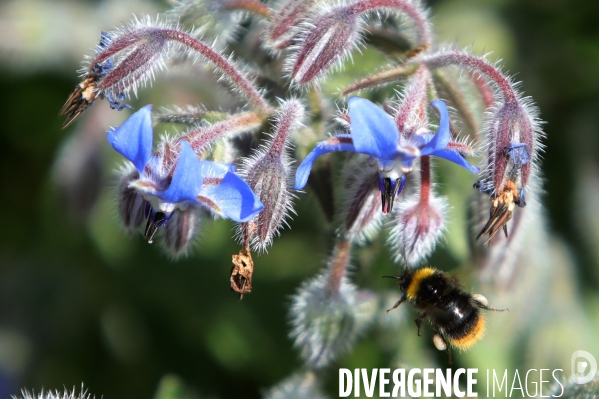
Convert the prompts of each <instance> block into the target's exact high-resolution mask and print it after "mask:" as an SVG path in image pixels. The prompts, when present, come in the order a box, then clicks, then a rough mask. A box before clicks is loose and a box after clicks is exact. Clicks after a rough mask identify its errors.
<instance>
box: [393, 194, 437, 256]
mask: <svg viewBox="0 0 599 399" xmlns="http://www.w3.org/2000/svg"><path fill="white" fill-rule="evenodd" d="M446 208H447V202H446V200H445V198H442V197H435V196H431V197H430V198H429V201H428V202H424V203H423V202H422V201H421V199H420V198H419V197H414V198H409V199H406V200H404V201H402V202H401V204H400V205H399V206H398V208H397V212H396V213H395V217H394V220H393V225H394V226H393V229H392V230H391V235H390V237H389V243H390V245H391V246H392V248H393V250H394V252H395V259H396V261H398V262H399V261H402V262H404V263H405V264H406V265H409V266H414V265H417V264H418V263H419V262H420V261H421V260H423V259H424V258H426V257H427V256H428V255H430V254H431V253H432V252H433V249H434V248H435V245H436V243H437V241H438V240H439V238H441V235H442V233H443V230H444V219H445V217H444V213H445V209H446Z"/></svg>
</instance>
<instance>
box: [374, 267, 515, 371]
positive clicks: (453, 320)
mask: <svg viewBox="0 0 599 399" xmlns="http://www.w3.org/2000/svg"><path fill="white" fill-rule="evenodd" d="M383 277H387V278H395V279H397V280H398V282H399V289H400V290H401V291H402V292H403V293H404V295H403V296H402V297H401V299H400V300H399V301H397V303H396V304H395V305H394V306H393V307H392V308H391V309H388V310H387V313H388V312H390V311H392V310H393V309H396V308H397V307H398V306H399V305H401V304H402V303H404V302H406V301H407V302H409V303H410V304H411V305H412V306H414V307H415V308H416V309H417V310H418V311H419V312H420V316H419V317H418V318H417V319H416V320H415V322H416V326H417V327H418V335H419V336H420V328H421V327H422V321H423V320H424V319H427V320H428V321H429V322H430V324H431V326H432V327H433V329H434V330H435V335H434V336H433V343H434V345H435V347H436V348H437V349H438V350H445V351H447V355H448V356H449V363H450V364H451V350H450V346H453V347H454V348H457V349H460V350H467V349H470V348H471V347H472V346H473V345H474V344H476V343H477V342H478V341H480V340H481V339H482V337H483V335H484V334H485V317H484V316H483V315H482V314H481V312H480V309H485V310H493V311H500V312H502V311H505V310H508V309H495V308H491V307H489V306H488V301H487V298H485V297H484V296H482V295H480V294H470V293H468V292H466V291H463V290H462V289H461V288H460V285H459V282H458V281H457V280H456V279H455V278H450V277H449V276H448V275H447V274H446V273H443V272H441V271H439V270H437V269H434V268H432V267H424V268H420V269H416V270H410V269H408V268H406V269H405V271H404V272H403V274H402V275H401V276H399V277H395V276H383ZM448 344H449V345H448Z"/></svg>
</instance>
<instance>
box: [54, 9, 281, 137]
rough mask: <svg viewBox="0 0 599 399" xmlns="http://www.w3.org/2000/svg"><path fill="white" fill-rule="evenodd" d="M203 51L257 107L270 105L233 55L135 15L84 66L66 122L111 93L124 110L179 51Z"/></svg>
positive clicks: (65, 111) (110, 98)
mask: <svg viewBox="0 0 599 399" xmlns="http://www.w3.org/2000/svg"><path fill="white" fill-rule="evenodd" d="M176 52H179V53H182V54H189V55H192V56H200V57H203V58H204V59H206V60H207V61H209V62H210V63H212V64H213V65H214V66H215V67H216V69H217V70H218V71H219V73H221V76H222V77H223V78H224V79H227V80H228V81H229V83H230V84H231V86H232V87H233V88H234V89H235V90H236V91H237V92H238V93H239V94H241V95H242V96H244V97H245V98H246V99H247V100H248V101H249V102H251V103H252V104H253V105H254V106H255V107H256V108H257V109H258V110H260V111H261V112H264V113H269V112H270V111H271V107H270V105H269V104H268V102H267V101H266V100H265V99H264V97H263V95H262V93H261V92H260V90H259V89H258V88H257V87H256V86H255V85H254V83H253V82H252V81H251V79H249V78H248V77H247V76H246V73H245V72H244V71H243V68H241V67H239V66H238V65H236V63H235V62H234V61H233V60H232V58H231V57H229V58H228V59H227V58H225V57H224V56H223V55H222V54H221V53H219V52H218V51H216V50H214V49H213V48H212V47H210V46H208V45H207V44H205V43H203V42H202V41H201V40H198V39H197V38H195V37H193V36H192V35H190V34H188V33H186V32H184V31H182V30H179V29H177V28H169V27H164V26H161V25H160V24H158V23H153V22H152V21H151V20H150V19H149V18H146V19H144V20H143V21H139V20H137V19H136V20H134V21H133V23H132V24H130V26H128V27H126V28H124V29H122V30H121V31H119V32H116V33H113V34H111V35H106V36H104V35H103V37H102V42H101V44H100V47H99V51H98V53H97V54H96V56H95V57H94V58H92V60H91V62H90V63H89V66H88V67H86V68H85V69H84V71H83V81H82V82H81V83H80V84H79V85H77V87H76V88H75V90H74V91H73V92H72V93H71V95H70V96H69V98H68V99H67V102H66V103H65V105H64V106H63V107H62V109H61V111H60V113H61V114H64V115H67V120H66V121H65V124H64V127H66V126H67V125H68V124H70V123H71V122H72V121H74V120H75V119H76V118H77V117H78V116H79V115H81V113H82V112H83V111H85V109H87V108H88V107H89V106H90V105H91V104H92V103H93V102H94V100H95V99H96V98H98V97H99V98H106V99H107V100H108V101H109V102H110V104H111V107H113V108H117V109H119V110H120V109H122V108H123V107H125V106H123V105H121V104H119V102H118V101H120V100H124V99H125V96H126V94H127V93H129V92H130V91H131V90H133V92H135V93H136V92H137V88H138V87H139V84H140V83H142V84H145V83H147V82H148V81H149V80H151V79H153V78H154V75H155V72H156V69H157V68H158V69H165V68H166V63H165V60H166V59H167V58H168V57H170V56H172V55H173V54H175V53H176Z"/></svg>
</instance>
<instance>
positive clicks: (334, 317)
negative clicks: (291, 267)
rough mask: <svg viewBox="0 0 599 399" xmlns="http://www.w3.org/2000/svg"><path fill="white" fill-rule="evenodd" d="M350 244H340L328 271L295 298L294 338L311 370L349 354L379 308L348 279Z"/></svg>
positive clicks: (370, 297)
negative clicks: (375, 310)
mask: <svg viewBox="0 0 599 399" xmlns="http://www.w3.org/2000/svg"><path fill="white" fill-rule="evenodd" d="M350 246H351V244H349V243H348V242H344V241H341V242H338V243H337V246H336V248H335V251H334V253H333V256H332V259H331V261H330V263H329V266H328V267H327V268H326V270H325V271H324V272H323V273H322V274H320V275H319V276H317V277H315V278H313V279H312V280H309V281H307V282H306V283H304V284H303V285H302V287H301V288H300V289H299V292H298V293H297V294H296V295H295V296H294V297H293V298H292V305H291V324H292V326H293V330H292V331H291V336H292V337H293V339H294V341H295V343H294V344H295V346H296V347H298V348H299V349H300V350H301V356H302V358H303V359H304V360H305V361H306V362H307V363H308V365H309V366H310V367H313V368H322V367H326V366H327V365H328V364H330V363H331V362H332V361H333V360H335V359H337V358H338V357H339V356H340V355H342V354H343V353H345V352H346V351H347V350H349V349H350V348H351V347H352V346H353V344H354V343H355V341H356V339H357V338H358V336H359V335H360V334H361V333H362V332H363V331H364V330H365V328H366V327H367V326H368V325H369V324H370V323H371V322H372V319H373V316H374V314H375V312H374V308H375V307H376V304H375V302H376V301H374V300H373V299H374V298H373V296H372V295H369V294H368V293H364V292H359V291H358V290H357V288H356V286H355V285H353V284H352V283H350V282H349V280H348V278H347V266H348V264H349V259H350Z"/></svg>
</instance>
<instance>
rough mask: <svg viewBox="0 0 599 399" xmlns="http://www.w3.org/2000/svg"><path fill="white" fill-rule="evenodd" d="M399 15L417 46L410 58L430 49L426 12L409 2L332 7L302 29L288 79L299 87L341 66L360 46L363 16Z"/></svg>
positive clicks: (363, 0)
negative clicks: (409, 26)
mask: <svg viewBox="0 0 599 399" xmlns="http://www.w3.org/2000/svg"><path fill="white" fill-rule="evenodd" d="M381 10H387V11H391V12H393V11H399V12H401V13H404V14H406V15H407V16H408V17H409V18H410V19H411V20H412V22H413V23H414V28H415V31H416V36H417V41H418V45H417V46H416V47H415V50H414V51H413V53H414V54H413V55H415V54H417V53H418V52H421V51H424V50H426V49H427V48H428V47H429V46H430V39H431V37H430V36H431V35H430V26H429V25H428V22H427V17H426V12H425V11H424V10H422V9H421V8H420V7H419V6H418V5H417V4H415V3H414V2H412V1H408V0H360V1H356V2H355V3H353V4H350V5H348V6H345V7H335V8H333V9H330V10H328V11H325V12H324V13H323V14H321V16H320V17H318V18H316V19H315V20H314V21H308V22H306V23H304V24H303V25H302V30H303V32H302V33H301V34H300V35H299V38H298V41H299V45H298V48H299V50H298V53H297V54H296V56H295V57H294V58H293V59H292V60H291V61H292V66H291V67H290V68H289V69H290V71H291V78H292V79H293V81H294V82H295V83H297V84H298V85H304V84H307V83H310V82H312V81H313V80H314V79H316V78H318V77H320V76H322V75H323V74H324V73H325V72H326V71H327V70H328V69H329V68H330V67H331V66H332V65H333V64H335V63H340V64H341V63H342V62H343V60H344V58H346V57H348V56H349V55H350V53H351V51H352V50H353V49H354V48H355V47H356V46H357V45H358V44H359V41H360V32H361V30H362V25H363V24H364V21H363V17H362V15H363V14H365V13H368V12H373V11H381Z"/></svg>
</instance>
